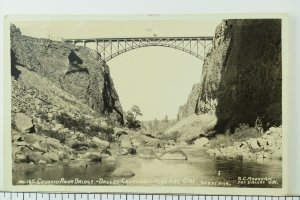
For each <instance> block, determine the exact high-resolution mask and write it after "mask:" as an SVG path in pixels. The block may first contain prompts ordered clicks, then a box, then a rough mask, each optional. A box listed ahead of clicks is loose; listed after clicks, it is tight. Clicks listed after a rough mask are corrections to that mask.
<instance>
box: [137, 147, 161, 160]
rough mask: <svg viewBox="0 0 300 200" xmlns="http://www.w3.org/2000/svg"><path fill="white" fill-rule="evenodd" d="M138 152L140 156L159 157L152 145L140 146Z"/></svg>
mask: <svg viewBox="0 0 300 200" xmlns="http://www.w3.org/2000/svg"><path fill="white" fill-rule="evenodd" d="M137 154H138V156H139V157H140V158H157V154H156V152H155V151H154V149H153V148H152V147H138V148H137Z"/></svg>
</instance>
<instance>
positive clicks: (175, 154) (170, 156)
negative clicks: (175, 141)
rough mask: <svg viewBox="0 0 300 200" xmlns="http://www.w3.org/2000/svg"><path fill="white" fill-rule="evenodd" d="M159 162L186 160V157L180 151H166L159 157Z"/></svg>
mask: <svg viewBox="0 0 300 200" xmlns="http://www.w3.org/2000/svg"><path fill="white" fill-rule="evenodd" d="M159 159H160V160H187V159H188V158H187V155H186V154H185V153H184V152H183V151H181V150H177V149H175V150H168V151H166V152H164V153H163V154H162V155H161V156H160V157H159Z"/></svg>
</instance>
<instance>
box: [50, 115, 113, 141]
mask: <svg viewBox="0 0 300 200" xmlns="http://www.w3.org/2000/svg"><path fill="white" fill-rule="evenodd" d="M56 120H57V121H58V122H59V123H61V124H62V125H63V126H64V127H66V128H68V129H70V130H73V131H79V132H82V133H84V134H86V135H88V136H91V137H93V136H98V135H99V134H98V133H99V132H100V133H107V134H109V135H112V134H113V133H114V130H113V129H112V128H111V127H107V128H104V127H101V126H97V125H94V124H90V123H88V122H86V119H85V118H84V117H79V118H78V119H73V118H72V117H70V116H69V115H68V114H66V113H61V114H60V115H58V116H57V117H56ZM87 127H88V128H87Z"/></svg>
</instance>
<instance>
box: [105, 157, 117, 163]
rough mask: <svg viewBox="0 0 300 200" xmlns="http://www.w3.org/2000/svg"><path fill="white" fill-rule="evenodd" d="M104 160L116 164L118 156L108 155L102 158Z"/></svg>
mask: <svg viewBox="0 0 300 200" xmlns="http://www.w3.org/2000/svg"><path fill="white" fill-rule="evenodd" d="M102 162H103V163H109V164H115V162H116V158H115V157H113V156H107V157H104V158H102Z"/></svg>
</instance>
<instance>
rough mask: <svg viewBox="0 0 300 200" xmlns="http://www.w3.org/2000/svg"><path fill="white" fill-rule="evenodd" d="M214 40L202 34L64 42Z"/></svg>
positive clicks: (67, 39)
mask: <svg viewBox="0 0 300 200" xmlns="http://www.w3.org/2000/svg"><path fill="white" fill-rule="evenodd" d="M199 39H200V40H213V37H211V36H201V37H195V36H193V37H186V36H185V37H122V38H74V39H69V38H66V39H63V41H64V42H73V41H74V42H82V41H84V42H95V41H111V42H117V41H130V40H162V41H167V40H199Z"/></svg>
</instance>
